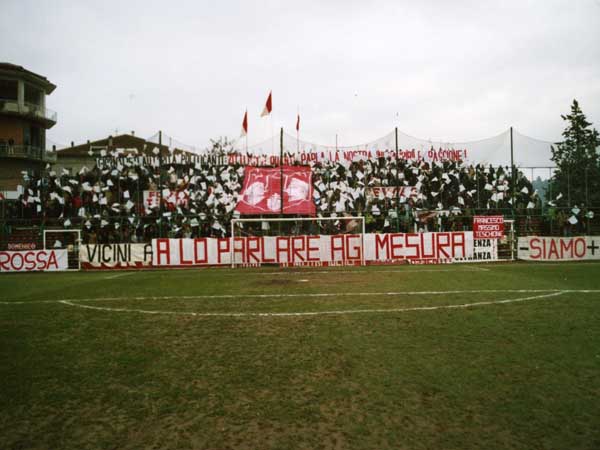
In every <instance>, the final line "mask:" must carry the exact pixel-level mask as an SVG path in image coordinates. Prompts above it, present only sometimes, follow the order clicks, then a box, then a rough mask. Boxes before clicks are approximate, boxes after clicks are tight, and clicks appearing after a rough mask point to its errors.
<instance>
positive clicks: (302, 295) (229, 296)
mask: <svg viewBox="0 0 600 450" xmlns="http://www.w3.org/2000/svg"><path fill="white" fill-rule="evenodd" d="M545 292H549V293H552V292H563V293H582V294H593V293H600V290H589V289H576V290H571V289H475V290H473V289H471V290H469V289H466V290H454V291H391V292H321V293H298V294H217V295H168V296H133V297H97V298H65V299H56V300H31V301H1V302H0V305H25V304H30V303H31V304H33V303H61V302H63V301H70V302H111V301H133V300H136V301H144V300H213V299H233V300H235V299H250V298H305V297H308V298H324V297H370V296H378V297H379V296H390V297H393V296H403V295H410V296H413V295H458V294H502V293H509V294H510V293H514V294H535V293H545Z"/></svg>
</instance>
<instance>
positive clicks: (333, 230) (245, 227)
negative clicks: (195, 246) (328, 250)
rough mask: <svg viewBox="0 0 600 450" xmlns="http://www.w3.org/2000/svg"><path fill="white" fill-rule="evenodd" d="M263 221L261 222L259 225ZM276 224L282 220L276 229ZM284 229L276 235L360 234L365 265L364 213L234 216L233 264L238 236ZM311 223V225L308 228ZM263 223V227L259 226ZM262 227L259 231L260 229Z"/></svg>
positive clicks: (230, 245)
mask: <svg viewBox="0 0 600 450" xmlns="http://www.w3.org/2000/svg"><path fill="white" fill-rule="evenodd" d="M259 224H260V225H259ZM272 224H279V225H280V226H279V227H277V229H276V230H273V227H272V226H271V225H272ZM281 225H283V232H282V233H281V234H275V235H276V236H288V237H293V236H302V235H312V236H314V235H319V236H321V235H332V234H333V235H339V234H360V254H361V260H360V265H362V266H364V265H365V218H364V216H336V217H273V218H239V219H235V218H234V219H231V235H230V243H229V252H230V260H231V267H232V268H234V267H235V266H236V261H235V239H236V238H239V237H255V236H273V232H274V231H275V232H281V231H282V230H281V228H282V227H281ZM307 225H308V229H307ZM258 227H260V230H257V228H258ZM257 231H258V233H256V232H257Z"/></svg>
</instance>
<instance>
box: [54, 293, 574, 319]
mask: <svg viewBox="0 0 600 450" xmlns="http://www.w3.org/2000/svg"><path fill="white" fill-rule="evenodd" d="M565 293H566V291H558V292H552V293H549V294H542V295H534V296H529V297H520V298H511V299H504V300H487V301H480V302H473V303H460V304H455V305H437V306H413V307H407V308H377V309H346V310H329V311H327V310H325V311H304V312H280V313H276V312H274V313H267V312H262V313H255V312H239V313H219V312H215V313H202V312H200V313H198V312H191V311H159V310H145V309H132V308H110V307H105V306H92V305H82V304H79V303H73V302H71V301H68V300H61V301H60V303H61V304H63V305H68V306H73V307H76V308H83V309H91V310H96V311H106V312H127V313H139V314H151V315H161V314H162V315H177V316H192V317H302V316H326V315H346V314H376V313H403V312H411V311H437V310H442V309H466V308H472V307H476V306H489V305H502V304H508V303H519V302H526V301H530V300H539V299H544V298H551V297H558V296H560V295H563V294H565Z"/></svg>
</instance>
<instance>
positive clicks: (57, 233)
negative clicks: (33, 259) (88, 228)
mask: <svg viewBox="0 0 600 450" xmlns="http://www.w3.org/2000/svg"><path fill="white" fill-rule="evenodd" d="M43 243H44V250H59V249H60V250H63V249H64V250H67V256H68V269H67V270H81V262H80V259H79V247H80V245H81V230H44V238H43Z"/></svg>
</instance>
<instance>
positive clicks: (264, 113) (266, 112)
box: [260, 91, 273, 117]
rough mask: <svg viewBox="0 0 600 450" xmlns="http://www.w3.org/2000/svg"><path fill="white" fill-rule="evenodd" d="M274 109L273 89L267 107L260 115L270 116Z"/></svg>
mask: <svg viewBox="0 0 600 450" xmlns="http://www.w3.org/2000/svg"><path fill="white" fill-rule="evenodd" d="M272 110H273V91H271V92H269V96H268V97H267V103H266V104H265V108H264V109H263V112H262V113H261V114H260V117H264V116H268V115H269V114H271V111H272Z"/></svg>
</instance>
